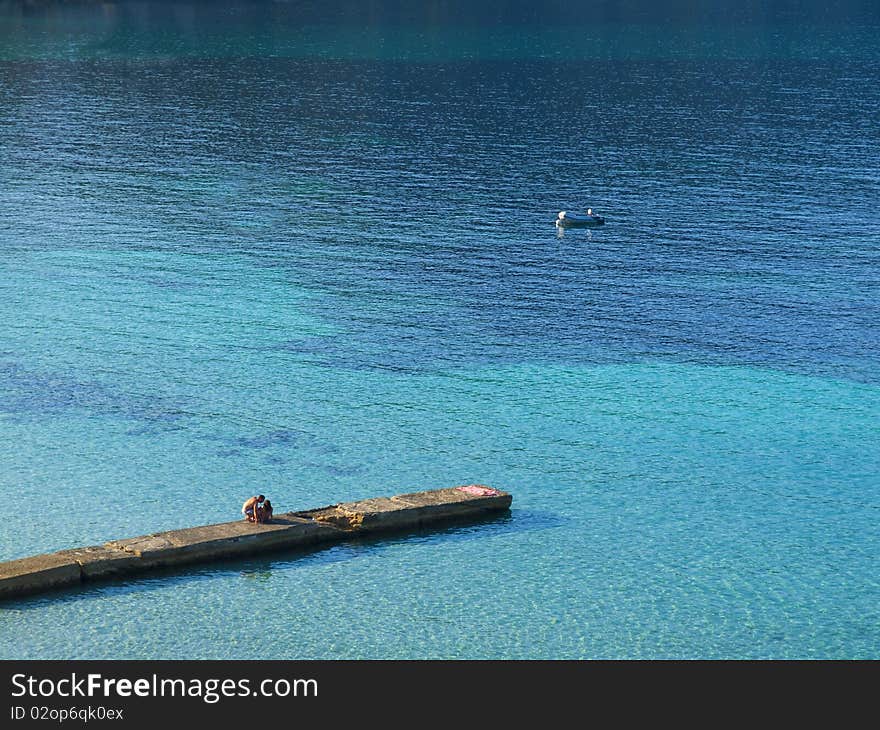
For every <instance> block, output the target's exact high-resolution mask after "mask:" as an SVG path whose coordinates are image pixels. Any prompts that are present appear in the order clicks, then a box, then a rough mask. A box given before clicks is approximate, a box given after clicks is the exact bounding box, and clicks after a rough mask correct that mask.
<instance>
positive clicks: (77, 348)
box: [0, 2, 880, 659]
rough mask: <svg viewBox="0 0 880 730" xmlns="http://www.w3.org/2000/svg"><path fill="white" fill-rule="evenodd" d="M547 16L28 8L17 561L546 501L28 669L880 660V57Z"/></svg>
mask: <svg viewBox="0 0 880 730" xmlns="http://www.w3.org/2000/svg"><path fill="white" fill-rule="evenodd" d="M508 5H509V6H508V7H506V8H505V12H504V13H503V14H502V17H498V16H496V15H493V14H492V13H490V12H489V11H485V12H482V13H481V12H478V11H476V10H474V9H473V8H471V9H467V8H465V7H464V6H462V7H461V8H458V9H457V10H456V11H454V12H453V10H452V9H451V8H453V7H454V5H442V6H439V5H428V4H426V5H425V6H424V7H423V8H421V9H420V10H413V9H412V8H409V9H408V8H407V7H406V4H399V5H395V4H393V3H369V4H365V5H364V6H363V7H362V8H360V9H359V10H352V9H351V8H349V9H348V10H347V11H346V12H344V13H343V12H341V11H340V12H336V11H335V10H332V9H327V8H324V9H322V10H309V11H307V10H303V9H301V8H299V7H298V6H297V4H281V3H260V2H247V3H246V2H241V3H224V4H223V5H222V7H218V6H217V5H216V4H211V3H189V4H184V3H161V2H117V3H102V4H94V3H82V4H77V3H64V4H55V3H43V4H36V5H28V6H21V5H19V4H18V3H9V2H7V3H0V444H2V448H0V494H2V495H3V497H4V500H5V501H6V504H7V505H8V511H9V512H10V514H9V516H8V518H7V519H6V520H5V521H4V522H3V525H2V526H0V559H4V560H6V559H12V558H16V557H22V556H25V555H30V554H34V553H39V552H46V551H51V550H57V549H61V548H65V547H72V546H76V545H83V544H96V543H100V542H102V541H104V540H107V539H112V538H119V537H126V536H132V535H138V534H144V533H147V532H153V531H158V530H164V529H171V528H175V527H183V526H188V525H192V524H196V523H206V522H214V521H225V520H228V519H235V518H236V516H237V515H238V510H239V508H240V505H241V502H242V501H243V499H244V498H245V497H246V496H248V495H250V494H252V493H254V492H255V491H261V492H264V493H266V494H267V495H269V496H270V497H271V498H272V501H273V503H274V504H275V506H276V510H279V511H286V510H289V509H299V508H308V507H314V506H319V505H324V504H328V503H331V502H336V501H346V500H354V499H359V498H364V497H369V496H377V495H384V494H394V493H399V492H403V491H410V490H414V489H428V488H434V487H442V486H450V485H454V484H462V483H469V482H482V483H486V484H490V485H492V486H496V487H499V488H502V489H506V490H509V491H511V492H512V493H513V494H514V505H513V510H512V511H511V513H510V515H509V516H505V517H501V518H499V519H497V520H493V521H491V522H489V523H484V524H479V525H466V526H459V527H453V528H449V529H446V530H443V531H439V532H430V533H425V534H418V535H410V536H403V537H397V536H395V537H391V538H387V539H381V540H370V541H360V542H352V543H348V544H344V545H338V546H334V547H330V548H326V549H323V550H320V551H316V552H309V553H298V554H280V555H271V556H265V557H260V558H258V559H253V560H247V561H239V562H232V563H227V564H223V565H211V566H203V567H201V568H199V569H197V570H194V571H180V572H168V573H163V574H159V575H156V576H151V577H144V578H142V579H138V580H133V581H130V582H127V583H119V584H100V585H92V586H88V587H84V588H82V589H78V590H75V591H68V592H61V593H58V594H48V595H45V596H40V597H33V598H29V599H25V600H19V601H15V602H10V603H5V604H4V605H3V606H2V607H0V658H97V657H101V658H328V659H332V658H435V657H437V658H740V657H761V658H880V586H878V582H880V581H878V575H880V570H878V568H880V564H878V563H880V559H878V556H880V535H878V529H877V521H878V516H880V493H878V477H877V475H878V473H880V425H878V424H880V420H878V416H880V346H878V342H880V325H878V322H880V273H878V271H880V267H878V264H880V216H878V213H877V208H876V204H877V201H878V200H880V175H878V170H880V118H878V116H877V114H876V109H877V108H878V106H880V84H878V83H877V82H878V80H880V79H878V73H877V65H876V58H877V57H878V52H880V40H878V39H880V33H878V31H880V20H878V18H877V17H876V14H875V13H874V11H872V10H871V9H870V8H868V7H867V6H866V5H864V6H863V5H860V4H858V3H854V4H852V5H844V6H843V10H842V11H841V9H840V8H837V13H836V15H835V16H834V17H826V15H825V14H824V13H825V11H824V10H823V9H822V8H820V7H818V6H817V7H816V8H815V9H813V8H812V7H811V6H810V5H806V6H800V7H799V8H798V9H797V10H792V9H790V8H789V9H786V6H783V5H780V8H781V9H779V10H778V11H773V12H771V11H766V12H764V13H761V12H758V11H757V10H755V9H754V8H751V9H750V6H749V5H748V4H745V5H743V4H737V6H736V8H728V9H724V10H721V9H718V10H716V11H714V12H711V13H709V12H704V14H703V15H701V16H698V17H696V18H694V17H693V15H692V13H691V12H690V10H689V9H688V7H687V4H686V3H682V4H680V5H681V8H682V9H681V12H678V11H679V5H676V4H670V5H669V6H667V8H666V11H665V12H664V13H658V12H657V11H656V10H652V9H651V6H649V5H647V4H645V5H644V7H642V6H641V5H640V4H638V3H636V4H630V5H628V6H626V8H627V9H626V10H621V9H620V8H619V7H618V5H617V4H615V3H600V4H596V5H595V6H591V16H590V18H591V19H590V20H589V21H587V20H586V19H585V18H579V19H578V22H577V23H574V24H573V25H572V24H571V23H570V20H571V18H573V17H575V15H576V14H574V9H573V6H571V7H570V6H569V5H567V4H566V3H548V4H546V5H545V6H542V7H541V8H539V9H535V8H533V7H528V8H527V7H526V6H529V5H530V4H527V3H514V2H511V3H509V4H508ZM764 5H766V4H762V7H763V6H764ZM771 7H772V5H771ZM719 8H720V6H719ZM685 11H687V12H685ZM493 12H495V11H493ZM587 205H591V206H592V207H594V208H596V209H598V210H599V211H600V212H602V213H603V214H605V215H606V217H607V220H608V223H607V225H606V226H604V227H603V228H601V229H596V230H593V231H575V230H569V231H567V232H566V233H565V234H564V235H560V234H557V231H556V230H555V228H554V226H553V223H552V221H553V219H554V217H555V215H556V213H557V211H558V210H560V209H572V208H580V207H586V206H587ZM14 505H21V510H20V511H19V510H18V509H17V508H15V507H14ZM255 625H256V626H259V627H260V631H261V632H262V633H264V634H265V635H268V636H270V637H271V640H270V641H268V642H267V643H264V644H259V645H257V644H255V642H254V641H253V636H254V627H255Z"/></svg>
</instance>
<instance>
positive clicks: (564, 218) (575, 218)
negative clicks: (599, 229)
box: [556, 208, 605, 227]
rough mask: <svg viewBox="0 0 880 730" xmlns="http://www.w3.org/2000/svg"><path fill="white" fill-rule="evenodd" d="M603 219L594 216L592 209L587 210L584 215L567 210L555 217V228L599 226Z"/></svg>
mask: <svg viewBox="0 0 880 730" xmlns="http://www.w3.org/2000/svg"><path fill="white" fill-rule="evenodd" d="M603 223H605V219H604V218H603V217H602V216H601V215H596V214H595V213H594V212H593V209H592V208H587V212H586V213H572V212H571V211H568V210H560V211H559V215H558V216H556V225H557V226H566V227H569V226H601V225H602V224H603Z"/></svg>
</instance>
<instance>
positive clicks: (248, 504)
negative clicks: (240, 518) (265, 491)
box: [241, 494, 266, 522]
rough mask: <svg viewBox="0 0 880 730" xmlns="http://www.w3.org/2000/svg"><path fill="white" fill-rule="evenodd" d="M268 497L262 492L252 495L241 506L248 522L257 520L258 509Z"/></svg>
mask: <svg viewBox="0 0 880 730" xmlns="http://www.w3.org/2000/svg"><path fill="white" fill-rule="evenodd" d="M265 499H266V498H265V497H264V496H263V495H262V494H258V495H257V496H256V497H251V498H250V499H248V500H246V501H245V503H244V504H243V505H242V506H241V513H242V514H243V515H244V518H245V519H246V520H247V521H248V522H257V509H258V506H259V505H261V504H262V503H263V501H264V500H265Z"/></svg>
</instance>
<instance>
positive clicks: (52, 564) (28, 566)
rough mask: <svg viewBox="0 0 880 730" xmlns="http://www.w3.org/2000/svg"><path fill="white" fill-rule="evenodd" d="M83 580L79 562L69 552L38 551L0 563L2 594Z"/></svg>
mask: <svg viewBox="0 0 880 730" xmlns="http://www.w3.org/2000/svg"><path fill="white" fill-rule="evenodd" d="M79 581H80V569H79V564H78V563H77V562H76V561H75V560H73V559H72V558H70V557H69V556H66V555H59V554H57V553H52V554H49V555H34V556H33V557H31V558H21V559H20V560H11V561H10V562H8V563H0V596H3V595H18V594H23V593H32V592H34V591H38V590H44V589H46V588H55V587H59V588H60V587H62V586H68V585H72V584H74V583H79Z"/></svg>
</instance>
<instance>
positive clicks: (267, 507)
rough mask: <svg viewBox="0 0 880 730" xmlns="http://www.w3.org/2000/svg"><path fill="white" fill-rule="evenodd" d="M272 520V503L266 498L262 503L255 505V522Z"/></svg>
mask: <svg viewBox="0 0 880 730" xmlns="http://www.w3.org/2000/svg"><path fill="white" fill-rule="evenodd" d="M271 521H272V503H271V502H270V501H269V500H268V499H267V500H265V501H264V502H263V504H258V505H257V522H265V523H268V522H271Z"/></svg>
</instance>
